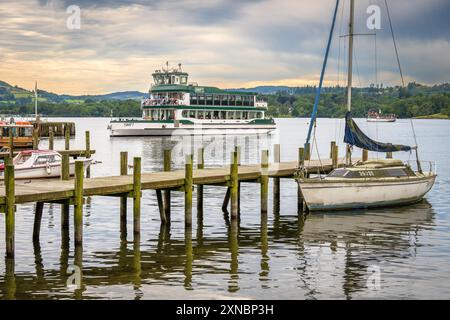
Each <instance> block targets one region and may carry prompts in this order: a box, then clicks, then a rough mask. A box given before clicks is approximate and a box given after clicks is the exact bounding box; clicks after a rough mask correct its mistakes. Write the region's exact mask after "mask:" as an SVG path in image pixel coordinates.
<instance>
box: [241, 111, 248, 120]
mask: <svg viewBox="0 0 450 320" xmlns="http://www.w3.org/2000/svg"><path fill="white" fill-rule="evenodd" d="M242 119H245V120H247V119H248V112H247V111H244V112H242Z"/></svg>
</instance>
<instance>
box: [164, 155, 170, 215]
mask: <svg viewBox="0 0 450 320" xmlns="http://www.w3.org/2000/svg"><path fill="white" fill-rule="evenodd" d="M171 162H172V151H171V150H170V149H165V150H164V171H165V172H169V171H170V170H171V167H172V163H171ZM164 214H165V216H166V221H167V223H168V224H170V190H169V189H167V190H164Z"/></svg>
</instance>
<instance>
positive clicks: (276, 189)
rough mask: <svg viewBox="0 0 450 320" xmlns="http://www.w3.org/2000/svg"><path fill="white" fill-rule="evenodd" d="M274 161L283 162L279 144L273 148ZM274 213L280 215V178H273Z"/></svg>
mask: <svg viewBox="0 0 450 320" xmlns="http://www.w3.org/2000/svg"><path fill="white" fill-rule="evenodd" d="M273 160H274V163H280V161H281V152H280V145H279V144H275V145H274V146H273ZM273 212H274V214H278V213H280V178H273Z"/></svg>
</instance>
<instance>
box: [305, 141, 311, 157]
mask: <svg viewBox="0 0 450 320" xmlns="http://www.w3.org/2000/svg"><path fill="white" fill-rule="evenodd" d="M305 160H311V144H310V143H309V142H308V143H305Z"/></svg>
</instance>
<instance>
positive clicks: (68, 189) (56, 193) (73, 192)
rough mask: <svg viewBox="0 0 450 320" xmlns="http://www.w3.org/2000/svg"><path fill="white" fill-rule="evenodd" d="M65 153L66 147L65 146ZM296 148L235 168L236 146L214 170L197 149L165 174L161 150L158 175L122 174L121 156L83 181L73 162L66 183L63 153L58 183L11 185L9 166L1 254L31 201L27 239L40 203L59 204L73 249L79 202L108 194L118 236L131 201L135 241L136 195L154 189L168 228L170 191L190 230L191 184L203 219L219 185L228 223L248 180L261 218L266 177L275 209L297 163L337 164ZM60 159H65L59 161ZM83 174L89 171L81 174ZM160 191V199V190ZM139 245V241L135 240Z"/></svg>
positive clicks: (136, 166)
mask: <svg viewBox="0 0 450 320" xmlns="http://www.w3.org/2000/svg"><path fill="white" fill-rule="evenodd" d="M67 149H68V148H67ZM308 149H309V148H308V146H307V150H306V152H305V149H303V148H300V149H299V153H298V154H299V158H298V159H297V160H296V161H290V162H281V161H280V160H281V159H280V146H279V145H276V146H275V162H274V163H272V164H269V162H268V159H269V152H268V150H263V151H262V157H261V159H262V160H261V163H260V164H253V165H241V164H240V159H239V155H240V148H239V147H235V150H234V151H233V152H232V155H231V164H230V165H228V166H223V167H218V168H205V167H204V161H203V150H202V149H200V150H199V152H198V154H199V157H198V160H199V161H197V162H198V163H197V167H196V168H195V169H194V166H193V156H192V155H187V156H186V162H185V168H184V170H171V152H170V150H165V152H164V171H162V172H151V173H142V172H141V158H138V157H136V158H134V159H133V173H132V174H128V168H127V165H128V154H127V153H126V152H122V153H121V157H120V159H121V165H120V172H118V175H116V176H108V177H96V178H85V177H84V172H83V163H82V161H77V162H76V166H75V177H74V179H72V180H69V176H68V161H67V159H68V155H67V154H66V155H65V156H64V157H63V162H64V163H63V174H62V178H61V180H48V179H47V180H39V181H31V182H30V181H27V182H26V183H24V182H20V181H15V179H14V166H13V165H12V164H10V162H9V164H7V165H6V166H5V180H4V184H5V186H4V188H2V189H1V190H0V211H1V212H4V213H5V215H6V219H5V223H6V228H5V234H6V254H7V256H8V257H14V229H15V219H14V216H15V208H16V205H17V204H21V203H29V202H36V212H35V223H34V230H33V239H34V240H38V239H39V231H40V223H41V218H42V210H43V204H44V203H59V204H61V210H62V226H61V227H62V229H63V230H66V232H67V230H68V228H69V206H70V205H73V206H74V219H73V221H74V233H75V235H74V240H75V246H81V245H82V241H83V231H82V226H83V201H84V197H87V196H111V197H119V198H120V204H121V205H120V215H119V217H120V221H121V224H120V225H121V231H122V234H124V235H126V220H127V205H126V204H127V200H128V198H131V199H133V235H134V238H135V239H139V237H140V218H141V196H142V190H156V193H157V201H158V207H159V214H160V218H161V223H162V224H165V225H170V220H171V219H170V206H171V203H170V192H173V191H178V192H183V193H184V198H185V201H184V203H185V205H184V212H185V214H184V215H185V217H184V221H185V227H186V229H191V226H192V197H193V186H194V185H196V186H197V199H198V200H197V214H198V216H202V215H203V199H202V197H203V186H206V185H209V186H225V187H227V192H226V195H225V199H224V203H223V205H222V208H223V210H228V209H227V208H228V205H229V204H230V211H231V221H236V220H237V218H238V215H239V214H240V212H239V211H240V210H239V207H240V205H239V197H240V189H241V188H240V183H241V182H254V183H258V184H260V186H261V187H260V190H261V192H260V199H261V202H260V206H261V214H262V215H266V214H267V211H268V210H267V206H268V194H269V178H273V179H275V181H277V183H275V184H274V194H275V195H276V196H275V197H274V199H275V201H274V202H277V203H276V204H274V206H277V207H278V208H279V199H280V184H279V179H280V178H291V179H292V178H293V177H294V174H295V173H296V171H297V168H298V166H299V165H304V167H305V168H306V169H307V171H308V172H309V173H319V172H320V173H326V172H329V171H331V170H332V169H333V168H334V167H337V166H342V165H343V163H342V162H340V161H339V159H338V157H337V155H338V152H337V146H336V145H335V144H334V145H332V150H331V152H330V155H331V156H332V158H331V159H323V160H310V152H309V150H308ZM92 151H93V150H90V147H89V132H86V150H85V151H84V152H85V153H86V154H89V152H91V153H92ZM64 159H65V160H64ZM87 176H89V173H87ZM163 191H164V196H163V194H162V192H163ZM298 203H299V205H298V208H299V212H302V211H303V208H304V206H303V199H302V196H301V192H300V188H298ZM137 241H139V240H137Z"/></svg>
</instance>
